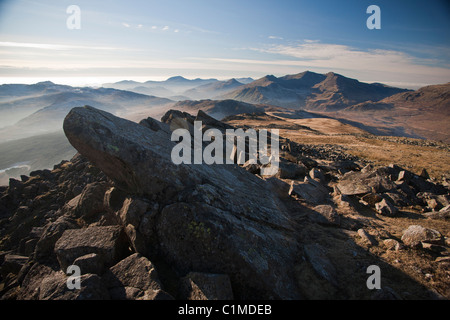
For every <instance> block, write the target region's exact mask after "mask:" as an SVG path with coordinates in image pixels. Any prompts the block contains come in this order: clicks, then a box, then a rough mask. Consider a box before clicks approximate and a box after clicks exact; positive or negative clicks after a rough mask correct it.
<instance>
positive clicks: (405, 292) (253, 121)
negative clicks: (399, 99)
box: [227, 114, 450, 299]
mask: <svg viewBox="0 0 450 320" xmlns="http://www.w3.org/2000/svg"><path fill="white" fill-rule="evenodd" d="M227 123H229V124H231V125H234V126H237V127H243V126H248V127H253V128H268V129H269V128H270V127H273V128H278V129H279V130H280V136H282V137H285V138H288V139H290V140H292V141H294V142H296V143H299V144H304V145H313V146H316V147H319V146H324V145H327V146H330V145H334V146H339V149H340V150H345V152H347V153H349V154H351V155H354V156H357V157H359V158H360V159H362V160H364V161H365V162H369V163H372V164H374V165H382V166H387V165H389V164H392V163H394V164H396V165H398V166H401V167H403V168H405V169H407V170H410V171H413V172H415V173H417V174H420V172H421V171H422V169H423V168H425V169H426V170H427V171H428V173H429V175H430V177H431V178H434V179H436V180H437V181H438V182H439V181H442V178H443V176H445V177H447V178H450V147H449V145H446V144H444V143H435V142H427V141H424V140H418V139H410V138H398V137H378V136H374V135H371V134H369V133H367V132H366V131H364V130H362V129H359V128H356V127H353V126H351V125H348V124H343V123H341V122H340V121H337V120H335V119H326V118H312V119H290V118H284V117H280V116H275V115H273V114H269V115H266V116H250V117H248V118H246V119H245V121H243V119H238V118H236V119H229V120H227ZM353 205H354V206H355V207H356V208H358V210H357V212H352V211H347V210H342V209H339V210H338V212H339V213H340V215H341V217H342V220H341V224H344V225H347V226H349V225H364V229H365V231H367V232H368V233H369V234H370V235H372V236H374V237H375V238H376V239H379V240H381V241H379V243H378V244H377V245H371V244H368V243H367V242H365V241H363V240H362V238H361V237H360V236H359V235H358V233H357V232H356V231H355V230H352V228H324V227H322V226H319V225H317V224H311V223H308V219H307V218H306V216H307V215H308V210H309V209H311V208H308V205H307V204H306V203H302V206H303V209H302V210H300V211H299V212H298V217H297V220H298V222H299V223H300V225H301V228H300V229H301V236H300V237H301V238H302V243H317V244H319V245H321V246H323V247H325V248H327V249H328V254H329V255H330V258H331V260H332V261H333V263H334V265H335V266H336V268H337V270H336V272H337V273H338V274H340V280H339V281H341V282H342V281H352V282H353V285H348V286H345V284H343V283H340V284H339V287H340V288H347V289H345V290H344V291H342V289H339V290H338V289H336V287H334V286H333V285H331V284H330V283H329V282H327V281H325V280H323V279H322V278H320V277H318V276H317V274H316V273H315V272H314V270H313V269H312V268H311V266H310V265H309V264H305V263H300V264H299V265H298V267H297V270H296V274H297V277H298V283H299V285H300V287H301V288H302V292H303V293H304V294H305V295H306V298H311V299H322V298H330V297H332V298H335V299H370V298H372V292H370V291H368V290H367V288H366V286H365V281H366V279H367V274H366V269H365V268H366V267H367V266H368V265H371V264H376V265H379V266H380V268H381V269H382V270H383V275H382V282H383V287H388V288H390V289H392V290H393V291H394V292H396V293H398V294H400V296H401V298H403V299H417V298H419V299H429V298H430V296H429V295H428V294H427V293H426V290H424V289H423V288H428V289H431V290H432V291H433V292H437V293H438V294H439V295H440V296H441V297H442V296H444V297H446V298H447V299H449V298H450V262H439V260H438V259H437V257H438V255H436V254H435V253H433V252H431V251H426V250H413V249H409V248H404V249H403V250H398V251H397V250H388V249H387V248H386V247H385V246H384V245H383V242H382V239H389V238H390V239H398V240H400V239H401V237H402V232H403V231H404V230H405V229H407V228H408V227H409V226H410V225H414V224H419V225H421V226H423V227H426V228H431V229H435V230H439V231H440V232H441V234H442V235H444V236H445V237H447V239H448V238H449V237H450V222H449V221H448V220H433V219H428V218H426V217H425V216H424V215H423V214H422V213H423V212H422V210H421V209H420V210H419V208H416V207H405V208H402V209H401V210H400V213H399V214H398V216H396V217H386V216H381V215H379V214H377V213H376V212H375V211H374V210H372V209H370V208H368V207H365V206H363V205H361V204H360V203H358V202H355V203H353ZM447 242H448V240H447ZM448 245H449V244H448V243H447V246H448ZM447 251H448V249H447ZM355 284H357V285H355ZM359 284H361V285H359Z"/></svg>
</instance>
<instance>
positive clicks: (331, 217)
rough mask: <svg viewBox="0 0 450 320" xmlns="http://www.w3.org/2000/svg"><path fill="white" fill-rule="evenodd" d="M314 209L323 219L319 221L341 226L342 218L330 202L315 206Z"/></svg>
mask: <svg viewBox="0 0 450 320" xmlns="http://www.w3.org/2000/svg"><path fill="white" fill-rule="evenodd" d="M314 211H316V212H317V213H318V214H319V215H320V217H321V219H320V220H319V221H318V222H319V223H322V224H327V225H334V226H339V225H340V223H341V219H340V216H339V214H338V213H337V212H336V210H335V209H334V208H333V207H332V206H331V205H328V204H322V205H318V206H315V207H314Z"/></svg>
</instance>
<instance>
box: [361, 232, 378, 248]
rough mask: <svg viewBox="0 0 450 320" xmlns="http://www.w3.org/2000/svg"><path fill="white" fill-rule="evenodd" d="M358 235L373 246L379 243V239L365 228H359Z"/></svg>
mask: <svg viewBox="0 0 450 320" xmlns="http://www.w3.org/2000/svg"><path fill="white" fill-rule="evenodd" d="M358 235H359V236H360V237H361V239H362V240H363V241H364V242H366V243H367V244H369V245H371V246H376V245H377V244H378V241H377V240H376V239H375V238H374V237H373V236H372V235H371V234H369V233H367V231H366V230H364V229H359V230H358Z"/></svg>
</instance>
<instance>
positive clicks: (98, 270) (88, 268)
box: [73, 253, 104, 275]
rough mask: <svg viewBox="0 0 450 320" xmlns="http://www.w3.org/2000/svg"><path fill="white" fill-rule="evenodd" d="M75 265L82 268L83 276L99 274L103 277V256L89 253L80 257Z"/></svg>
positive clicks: (75, 261)
mask: <svg viewBox="0 0 450 320" xmlns="http://www.w3.org/2000/svg"><path fill="white" fill-rule="evenodd" d="M73 264H74V265H75V266H78V267H79V268H80V271H81V274H88V273H91V274H98V275H101V274H102V273H103V271H104V266H103V261H102V259H101V256H99V255H98V254H96V253H89V254H86V255H84V256H81V257H78V258H76V259H75V260H74V262H73Z"/></svg>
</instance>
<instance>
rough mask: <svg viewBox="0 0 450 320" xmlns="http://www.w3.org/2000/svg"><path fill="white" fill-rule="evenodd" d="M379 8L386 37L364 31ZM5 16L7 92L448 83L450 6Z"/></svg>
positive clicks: (44, 9) (352, 4)
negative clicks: (320, 80) (274, 80)
mask: <svg viewBox="0 0 450 320" xmlns="http://www.w3.org/2000/svg"><path fill="white" fill-rule="evenodd" d="M372 4H376V5H378V6H379V7H380V10H381V29H379V30H369V29H368V28H367V25H366V21H367V20H368V18H369V17H370V14H368V13H367V12H366V10H367V8H368V7H369V6H370V5H372ZM71 5H77V6H78V8H79V9H80V12H79V21H80V25H79V27H80V28H79V29H70V28H69V27H68V25H67V22H68V21H72V20H70V19H71V17H72V14H71V13H68V12H67V9H68V8H69V7H70V6H71ZM0 9H1V10H0V61H1V63H0V74H1V77H0V78H2V80H1V81H2V83H20V82H22V83H33V82H34V83H35V82H39V81H41V80H42V81H45V80H50V81H52V82H55V83H61V84H71V85H85V84H89V85H97V86H98V85H100V84H101V83H104V82H116V81H120V80H136V81H139V79H141V81H142V80H143V79H146V80H145V81H147V80H164V79H167V78H169V77H171V76H177V75H181V76H183V77H186V78H189V79H193V78H217V79H230V78H241V77H252V78H255V79H258V78H261V77H263V76H265V75H268V74H273V75H275V76H283V75H287V74H296V73H300V72H303V71H306V70H310V71H313V72H317V73H322V74H323V73H327V72H330V71H333V72H336V73H339V74H342V75H344V76H346V77H349V78H354V79H357V80H359V81H362V82H367V83H372V82H380V83H385V84H388V85H391V86H397V87H402V88H411V89H416V88H419V87H422V86H426V85H433V84H442V83H447V82H449V81H450V39H449V37H448V34H449V33H450V19H449V17H450V5H449V4H448V2H446V1H444V0H442V1H441V0H436V1H432V2H424V1H387V0H379V1H377V2H376V3H373V2H372V1H369V0H349V1H346V2H345V5H342V3H341V2H336V1H332V0H322V1H290V0H287V1H282V2H273V1H268V0H261V1H254V0H247V1H237V0H231V1H227V2H221V1H202V0H191V1H180V0H167V1H142V0H134V1H128V2H124V1H118V0H117V1H109V2H108V3H107V4H106V5H105V4H104V2H96V1H86V0H79V1H76V2H72V1H68V0H60V1H54V0H43V1H39V2H37V1H30V0H16V1H11V0H5V1H1V2H0ZM8 79H11V80H8ZM32 79H33V80H32ZM34 79H37V80H34ZM114 80H116V81H114Z"/></svg>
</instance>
